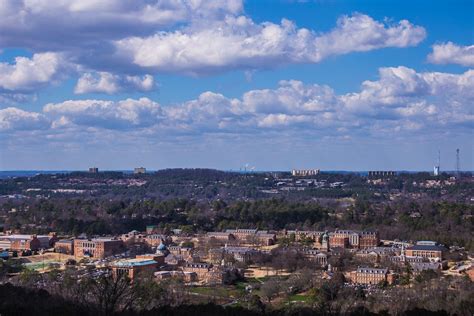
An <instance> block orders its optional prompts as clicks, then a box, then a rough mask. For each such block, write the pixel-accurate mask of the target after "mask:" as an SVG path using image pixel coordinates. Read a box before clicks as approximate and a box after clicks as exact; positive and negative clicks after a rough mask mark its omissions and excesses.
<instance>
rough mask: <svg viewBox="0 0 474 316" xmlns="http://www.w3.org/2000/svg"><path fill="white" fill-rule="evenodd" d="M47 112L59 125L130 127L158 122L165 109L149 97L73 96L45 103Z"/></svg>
mask: <svg viewBox="0 0 474 316" xmlns="http://www.w3.org/2000/svg"><path fill="white" fill-rule="evenodd" d="M43 111H44V113H45V114H46V115H48V116H50V117H51V118H52V119H55V124H56V126H63V125H66V124H65V123H73V124H76V125H82V126H90V127H99V128H108V129H129V128H142V127H147V126H150V125H153V124H155V123H156V122H157V121H158V120H159V119H160V118H161V116H162V109H161V107H160V105H159V104H158V103H156V102H153V101H151V100H150V99H148V98H140V99H138V100H134V99H126V100H122V101H118V102H114V101H104V100H69V101H64V102H61V103H55V104H54V103H50V104H47V105H45V106H44V108H43Z"/></svg>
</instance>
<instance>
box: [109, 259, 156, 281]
mask: <svg viewBox="0 0 474 316" xmlns="http://www.w3.org/2000/svg"><path fill="white" fill-rule="evenodd" d="M157 269H158V262H156V261H155V260H153V259H149V258H135V259H128V260H121V261H117V262H115V263H114V264H113V265H112V275H113V276H114V277H115V278H116V277H118V276H121V275H126V276H127V277H128V278H129V279H130V280H131V281H133V280H135V279H137V278H138V277H139V276H140V275H148V274H149V275H152V274H153V273H154V272H155V271H156V270H157Z"/></svg>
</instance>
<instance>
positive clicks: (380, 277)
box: [350, 268, 394, 285]
mask: <svg viewBox="0 0 474 316" xmlns="http://www.w3.org/2000/svg"><path fill="white" fill-rule="evenodd" d="M350 279H351V282H352V283H356V284H368V285H375V284H379V283H381V282H388V284H392V283H393V281H394V275H393V274H392V273H390V271H389V270H388V269H387V268H384V269H376V268H357V270H356V271H353V272H351V273H350Z"/></svg>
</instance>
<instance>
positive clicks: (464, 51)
mask: <svg viewBox="0 0 474 316" xmlns="http://www.w3.org/2000/svg"><path fill="white" fill-rule="evenodd" d="M428 61H429V62H431V63H434V64H459V65H463V66H466V67H472V66H474V45H470V46H460V45H456V44H454V43H452V42H447V43H444V44H437V45H433V52H432V53H431V54H429V55H428Z"/></svg>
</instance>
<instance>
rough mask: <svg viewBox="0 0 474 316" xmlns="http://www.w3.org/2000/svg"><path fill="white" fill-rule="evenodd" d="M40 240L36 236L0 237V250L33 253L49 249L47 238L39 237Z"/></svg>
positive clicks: (16, 235)
mask: <svg viewBox="0 0 474 316" xmlns="http://www.w3.org/2000/svg"><path fill="white" fill-rule="evenodd" d="M40 238H41V239H40ZM40 238H38V236H37V235H19V234H14V235H0V249H2V250H12V251H25V250H31V251H35V250H39V249H41V248H49V238H48V236H40Z"/></svg>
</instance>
